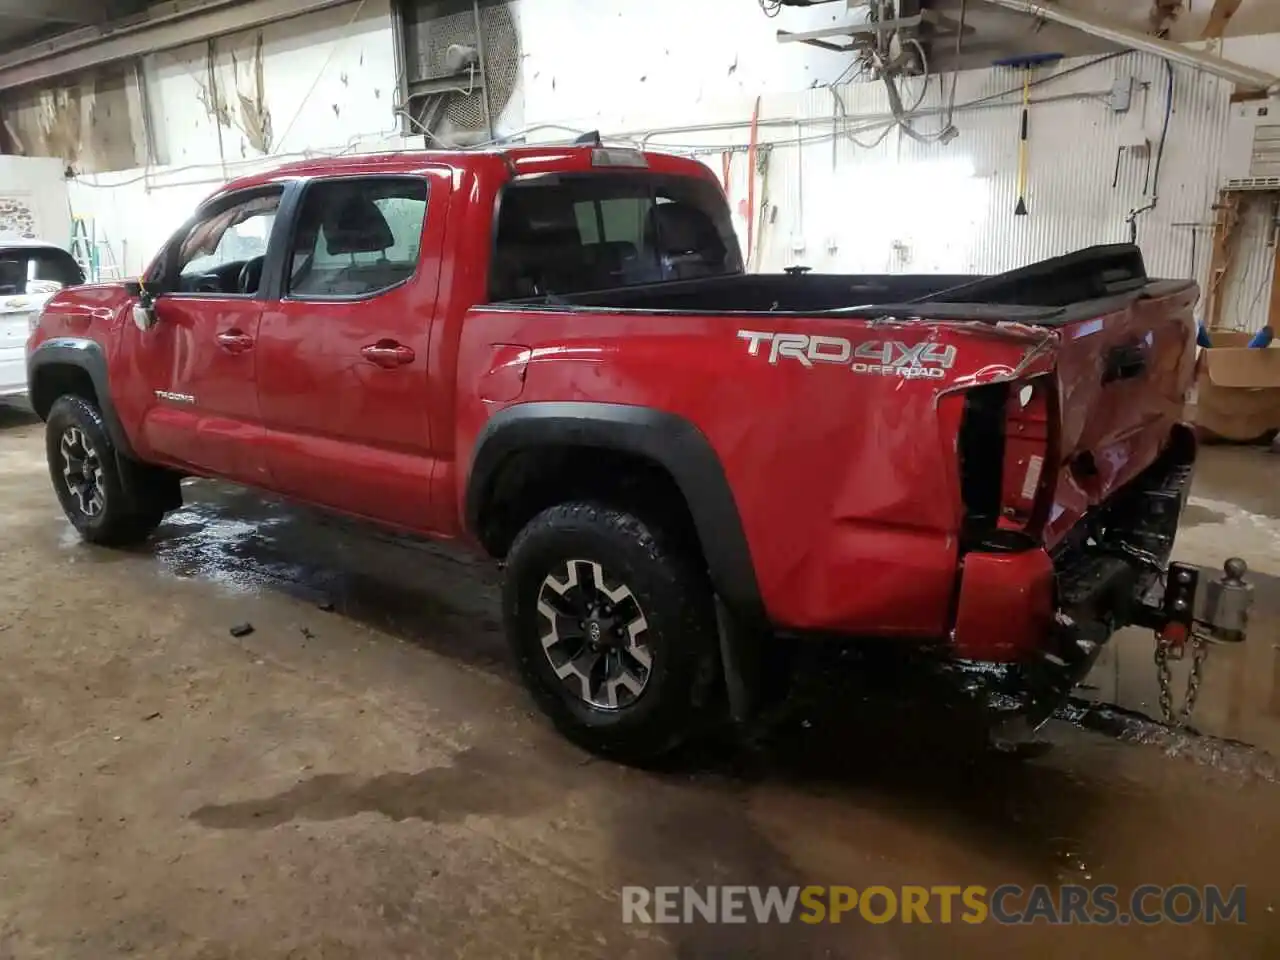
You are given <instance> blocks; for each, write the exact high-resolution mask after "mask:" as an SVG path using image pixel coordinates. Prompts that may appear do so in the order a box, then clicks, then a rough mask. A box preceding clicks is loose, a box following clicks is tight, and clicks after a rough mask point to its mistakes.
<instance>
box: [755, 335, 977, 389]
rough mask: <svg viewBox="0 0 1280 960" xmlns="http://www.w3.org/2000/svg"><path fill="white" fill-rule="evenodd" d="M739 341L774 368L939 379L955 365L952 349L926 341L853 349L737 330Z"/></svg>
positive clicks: (833, 340) (842, 343) (827, 340)
mask: <svg viewBox="0 0 1280 960" xmlns="http://www.w3.org/2000/svg"><path fill="white" fill-rule="evenodd" d="M738 339H740V340H746V341H747V353H748V354H749V355H750V356H753V357H758V356H762V355H763V356H766V357H767V358H768V360H769V363H771V364H774V365H777V363H778V362H779V361H780V360H795V361H796V362H797V363H799V364H800V365H801V366H804V367H809V368H812V367H813V366H814V365H815V364H819V363H831V364H838V365H840V366H847V367H849V368H850V369H851V370H852V371H853V372H854V373H861V374H869V375H878V376H889V377H906V378H908V379H920V378H923V379H930V380H940V379H942V378H943V377H944V376H946V371H947V370H950V369H951V368H952V367H953V366H955V362H956V348H955V347H952V346H947V345H944V344H938V343H929V342H927V341H925V342H921V343H914V344H909V343H902V342H901V341H899V340H868V341H866V342H864V343H860V344H858V345H857V346H856V347H855V346H854V345H853V343H851V342H850V341H849V340H846V339H845V338H844V337H830V336H820V335H817V334H813V335H811V334H804V333H769V332H767V331H759V330H739V331H738ZM766 344H767V345H768V346H767V347H766V346H765V345H766ZM851 360H852V363H851V362H850V361H851Z"/></svg>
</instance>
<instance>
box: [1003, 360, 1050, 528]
mask: <svg viewBox="0 0 1280 960" xmlns="http://www.w3.org/2000/svg"><path fill="white" fill-rule="evenodd" d="M1050 395H1051V390H1050V379H1049V377H1047V376H1041V377H1034V378H1032V379H1030V380H1024V381H1019V382H1016V383H1013V384H1011V385H1010V389H1009V397H1008V399H1007V401H1006V402H1005V418H1004V438H1005V441H1004V469H1003V472H1002V477H1001V484H1000V520H999V525H1000V526H1001V527H1003V528H1004V529H1007V530H1025V529H1026V528H1027V526H1028V525H1029V524H1030V523H1031V522H1032V520H1033V519H1034V515H1035V509H1036V505H1037V503H1038V502H1039V500H1040V497H1039V493H1040V490H1041V489H1042V488H1043V486H1044V482H1045V479H1046V478H1045V473H1046V469H1047V464H1046V460H1047V457H1048V453H1049V401H1050Z"/></svg>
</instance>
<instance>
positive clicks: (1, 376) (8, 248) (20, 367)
mask: <svg viewBox="0 0 1280 960" xmlns="http://www.w3.org/2000/svg"><path fill="white" fill-rule="evenodd" d="M82 283H84V271H82V270H81V269H80V265H79V264H78V263H76V261H75V259H74V258H73V257H72V256H71V254H69V253H67V251H66V250H64V249H62V248H61V247H59V246H57V245H56V244H52V243H43V242H41V241H39V240H25V239H24V240H18V239H0V400H5V399H10V398H15V399H16V398H18V397H24V396H26V393H27V362H26V346H27V337H28V336H29V335H30V333H31V330H32V329H33V328H34V326H35V323H36V320H37V318H38V317H39V315H40V308H41V307H43V306H44V304H45V301H46V300H48V299H49V297H51V296H52V295H53V294H55V293H57V292H58V291H59V290H61V289H62V288H63V287H73V286H78V285H79V284H82Z"/></svg>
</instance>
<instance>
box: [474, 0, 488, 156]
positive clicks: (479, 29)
mask: <svg viewBox="0 0 1280 960" xmlns="http://www.w3.org/2000/svg"><path fill="white" fill-rule="evenodd" d="M471 12H472V14H474V16H475V24H476V60H478V61H479V65H480V102H481V103H482V104H483V105H484V128H485V130H486V132H488V134H489V139H490V140H492V139H493V117H492V116H491V115H490V113H489V69H488V67H489V65H488V64H487V63H486V62H485V49H484V24H483V23H482V22H481V19H480V0H471Z"/></svg>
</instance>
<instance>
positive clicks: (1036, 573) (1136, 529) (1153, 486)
mask: <svg viewBox="0 0 1280 960" xmlns="http://www.w3.org/2000/svg"><path fill="white" fill-rule="evenodd" d="M1195 454H1196V447H1195V440H1194V437H1193V435H1192V434H1191V432H1190V430H1189V429H1188V428H1185V427H1179V428H1178V429H1177V430H1176V431H1175V432H1174V434H1173V436H1172V438H1171V442H1170V444H1169V445H1168V448H1167V449H1166V451H1165V453H1164V454H1163V455H1162V456H1161V457H1160V459H1159V460H1158V461H1157V462H1156V463H1155V464H1153V465H1152V466H1151V467H1150V468H1149V469H1148V470H1147V471H1146V472H1144V473H1143V474H1142V476H1140V477H1139V478H1138V479H1137V480H1136V481H1134V483H1133V484H1131V485H1130V486H1129V487H1128V488H1126V489H1125V490H1123V491H1121V493H1120V494H1118V495H1117V496H1116V497H1115V498H1114V500H1113V502H1111V503H1108V504H1106V505H1104V506H1103V507H1102V508H1100V509H1099V510H1098V511H1096V513H1095V514H1094V515H1092V516H1089V517H1086V518H1085V519H1084V520H1082V521H1081V523H1080V524H1079V526H1078V529H1077V530H1076V531H1074V532H1073V534H1074V535H1073V536H1071V537H1069V538H1068V539H1067V540H1066V541H1064V542H1063V543H1062V544H1059V545H1058V546H1057V547H1055V549H1054V550H1053V551H1052V552H1050V551H1047V550H1045V549H1044V548H1043V547H1040V546H1035V545H1033V544H1028V545H1027V547H1026V548H1025V549H1022V550H1017V551H1008V550H1004V551H998V552H997V551H991V552H984V551H973V552H970V553H968V554H966V555H965V557H964V559H963V562H962V568H961V575H960V588H959V597H958V602H957V605H956V618H955V627H954V630H953V631H952V638H951V639H952V652H953V654H954V656H956V657H957V658H958V659H962V660H980V661H988V662H996V663H1029V662H1033V661H1035V660H1037V659H1038V658H1040V657H1043V656H1044V655H1045V654H1049V655H1051V656H1063V655H1066V656H1068V657H1070V656H1074V655H1075V654H1076V652H1077V649H1076V648H1077V641H1078V640H1079V639H1081V637H1082V636H1086V635H1087V638H1088V642H1089V643H1101V642H1103V641H1105V640H1106V639H1107V638H1108V637H1109V636H1110V635H1111V633H1113V632H1114V631H1116V630H1119V629H1120V628H1122V627H1125V626H1128V625H1130V624H1134V623H1141V624H1143V625H1156V624H1157V623H1158V622H1159V621H1160V612H1161V610H1162V604H1163V598H1162V594H1161V590H1160V584H1161V580H1162V578H1163V576H1164V574H1165V571H1166V568H1167V566H1168V563H1169V557H1170V554H1171V553H1172V552H1173V541H1174V536H1175V535H1176V534H1177V529H1178V520H1179V518H1180V517H1181V514H1182V509H1183V506H1184V505H1185V504H1186V499H1187V495H1188V493H1189V491H1190V486H1191V472H1192V465H1193V464H1194V462H1195ZM1090 538H1092V540H1093V541H1094V542H1092V543H1090V542H1089V541H1090ZM1064 624H1068V625H1070V627H1069V629H1068V630H1066V634H1067V635H1065V636H1064V630H1063V625H1064ZM1063 644H1066V645H1067V647H1068V648H1069V649H1063V650H1060V649H1057V648H1059V647H1060V646H1062V645H1063Z"/></svg>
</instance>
